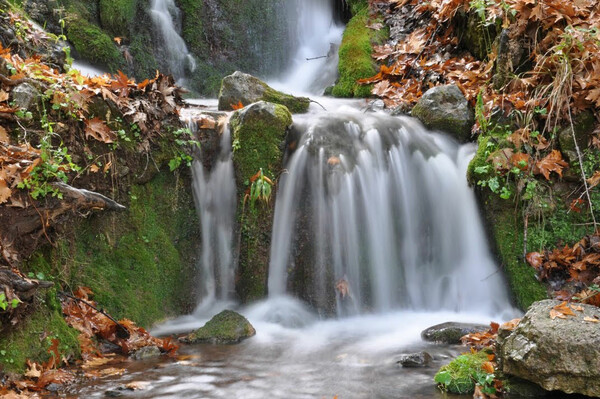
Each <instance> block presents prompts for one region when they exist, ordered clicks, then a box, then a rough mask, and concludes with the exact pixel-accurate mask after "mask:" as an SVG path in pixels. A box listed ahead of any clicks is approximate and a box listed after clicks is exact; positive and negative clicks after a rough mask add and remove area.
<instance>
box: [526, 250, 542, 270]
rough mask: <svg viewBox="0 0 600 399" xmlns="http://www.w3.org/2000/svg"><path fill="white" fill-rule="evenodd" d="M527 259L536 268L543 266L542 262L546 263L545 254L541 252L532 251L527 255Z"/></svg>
mask: <svg viewBox="0 0 600 399" xmlns="http://www.w3.org/2000/svg"><path fill="white" fill-rule="evenodd" d="M525 259H527V262H528V263H529V264H530V265H531V266H533V267H535V268H536V269H539V268H540V266H542V264H543V263H544V255H542V254H541V253H539V252H530V253H528V254H527V255H526V256H525Z"/></svg>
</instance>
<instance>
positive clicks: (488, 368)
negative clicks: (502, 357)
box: [481, 362, 494, 374]
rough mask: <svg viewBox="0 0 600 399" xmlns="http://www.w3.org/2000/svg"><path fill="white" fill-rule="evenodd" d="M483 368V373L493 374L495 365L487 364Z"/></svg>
mask: <svg viewBox="0 0 600 399" xmlns="http://www.w3.org/2000/svg"><path fill="white" fill-rule="evenodd" d="M481 368H482V369H483V371H485V372H486V373H488V374H493V373H494V364H493V363H492V362H485V363H483V364H482V365H481Z"/></svg>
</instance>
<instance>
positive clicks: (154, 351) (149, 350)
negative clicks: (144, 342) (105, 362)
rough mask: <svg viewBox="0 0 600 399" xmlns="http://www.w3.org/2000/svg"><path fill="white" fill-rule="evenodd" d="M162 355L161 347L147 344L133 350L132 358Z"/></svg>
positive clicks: (146, 358)
mask: <svg viewBox="0 0 600 399" xmlns="http://www.w3.org/2000/svg"><path fill="white" fill-rule="evenodd" d="M159 356H160V349H158V347H156V346H145V347H143V348H140V349H138V350H136V351H135V352H133V354H131V356H130V357H131V358H132V359H133V360H148V359H152V358H155V357H159Z"/></svg>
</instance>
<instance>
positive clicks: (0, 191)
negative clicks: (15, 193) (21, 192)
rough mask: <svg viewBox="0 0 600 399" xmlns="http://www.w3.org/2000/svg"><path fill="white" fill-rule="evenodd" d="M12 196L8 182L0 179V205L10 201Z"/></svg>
mask: <svg viewBox="0 0 600 399" xmlns="http://www.w3.org/2000/svg"><path fill="white" fill-rule="evenodd" d="M11 195H12V190H11V189H10V188H8V184H6V180H4V179H3V178H0V204H3V203H5V202H6V201H8V199H9V198H10V196H11Z"/></svg>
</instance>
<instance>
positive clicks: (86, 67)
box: [71, 60, 107, 78]
mask: <svg viewBox="0 0 600 399" xmlns="http://www.w3.org/2000/svg"><path fill="white" fill-rule="evenodd" d="M71 68H72V69H77V70H78V71H79V72H80V73H81V75H83V76H87V77H89V78H93V77H95V76H100V75H104V74H105V73H107V72H105V71H102V70H100V69H98V68H96V67H95V66H92V65H91V64H89V63H87V62H85V61H78V60H74V61H73V65H72V66H71Z"/></svg>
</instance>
